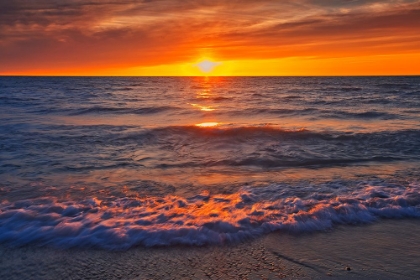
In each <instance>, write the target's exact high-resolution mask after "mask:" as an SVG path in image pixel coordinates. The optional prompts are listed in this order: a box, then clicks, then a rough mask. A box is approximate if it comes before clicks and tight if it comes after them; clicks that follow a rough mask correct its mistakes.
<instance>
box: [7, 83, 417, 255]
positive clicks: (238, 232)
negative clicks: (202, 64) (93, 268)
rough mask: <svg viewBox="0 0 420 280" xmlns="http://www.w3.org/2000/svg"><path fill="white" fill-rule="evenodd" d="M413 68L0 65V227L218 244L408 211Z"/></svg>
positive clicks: (18, 232) (111, 239)
mask: <svg viewBox="0 0 420 280" xmlns="http://www.w3.org/2000/svg"><path fill="white" fill-rule="evenodd" d="M419 108H420V78H419V77H345V78H343V77H340V78H338V77H337V78H333V77H329V78H328V77H323V78H315V77H312V78H311V77H307V78H304V77H302V78H293V77H288V78H286V77H266V78H264V77H261V78H251V77H246V78H245V77H231V78H217V77H209V78H205V77H204V78H201V77H200V78H198V77H197V78H169V77H167V78H150V77H149V78H146V77H142V78H134V77H133V78H109V77H107V78H105V77H102V78H100V77H97V78H93V77H92V78H59V77H57V78H52V77H48V78H47V77H46V78H41V77H38V78H35V77H1V78H0V109H1V110H0V116H1V119H2V122H1V124H0V131H1V134H0V148H1V152H0V195H1V204H0V209H1V210H0V211H1V212H0V224H1V228H2V230H1V232H0V242H6V243H8V244H12V245H17V246H20V245H24V244H41V245H42V244H50V245H55V246H66V247H72V246H77V247H91V246H93V247H100V248H108V249H125V248H129V247H132V246H135V245H145V246H155V245H173V244H194V245H203V244H214V243H216V244H219V243H229V242H237V241H243V240H247V239H251V238H254V237H255V236H260V235H261V234H265V233H268V232H271V231H277V230H279V231H288V232H290V231H292V232H302V231H316V230H325V229H328V228H331V227H333V226H334V225H336V224H358V223H369V222H373V221H376V220H378V219H380V218H403V217H414V218H418V217H420V195H419V191H420V184H419V178H420V177H419V175H420V169H419V166H420V165H419V163H420V110H418V109H419Z"/></svg>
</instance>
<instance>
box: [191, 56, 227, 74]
mask: <svg viewBox="0 0 420 280" xmlns="http://www.w3.org/2000/svg"><path fill="white" fill-rule="evenodd" d="M220 64H221V63H220V62H214V61H211V60H208V59H206V60H202V61H200V62H198V63H197V64H196V65H195V66H197V67H198V69H200V71H201V72H203V73H210V72H211V71H213V69H214V68H215V67H217V66H219V65H220Z"/></svg>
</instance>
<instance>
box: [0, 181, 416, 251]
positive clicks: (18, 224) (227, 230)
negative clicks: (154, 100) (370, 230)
mask: <svg viewBox="0 0 420 280" xmlns="http://www.w3.org/2000/svg"><path fill="white" fill-rule="evenodd" d="M419 193H420V185H418V184H415V183H412V184H410V185H396V184H387V183H384V182H382V183H381V184H372V183H368V182H365V183H358V184H357V185H355V186H348V185H346V184H342V183H339V182H332V183H330V184H326V185H319V186H311V187H306V188H305V187H301V188H298V187H297V186H284V185H276V184H274V185H270V186H266V187H258V188H251V187H243V188H242V189H241V190H240V191H238V192H236V193H233V194H215V195H211V194H210V193H209V192H203V193H201V194H199V195H195V196H192V197H187V198H186V197H181V196H173V195H169V196H165V197H142V198H135V197H122V198H104V199H98V198H95V197H93V198H90V199H86V200H82V201H59V200H58V199H57V198H52V197H44V198H38V199H32V200H22V201H16V202H13V203H11V202H7V201H6V202H2V203H1V204H0V225H1V227H0V242H1V243H7V244H9V245H12V246H23V245H27V244H37V245H52V246H58V247H97V248H102V249H110V250H123V249H128V248H130V247H133V246H148V247H150V246H168V245H180V244H181V245H206V244H225V243H235V242H242V241H246V240H248V239H252V238H255V237H258V236H261V235H263V234H266V233H270V232H273V231H283V232H294V233H300V232H313V231H322V230H326V229H330V228H332V227H333V226H334V225H338V224H345V225H349V224H364V223H371V222H374V221H376V220H378V219H380V218H420V194H419Z"/></svg>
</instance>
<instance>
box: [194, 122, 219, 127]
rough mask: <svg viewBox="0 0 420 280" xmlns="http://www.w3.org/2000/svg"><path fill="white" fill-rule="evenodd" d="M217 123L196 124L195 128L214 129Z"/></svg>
mask: <svg viewBox="0 0 420 280" xmlns="http://www.w3.org/2000/svg"><path fill="white" fill-rule="evenodd" d="M218 125H219V123H218V122H203V123H198V124H196V125H195V126H198V127H215V126H218Z"/></svg>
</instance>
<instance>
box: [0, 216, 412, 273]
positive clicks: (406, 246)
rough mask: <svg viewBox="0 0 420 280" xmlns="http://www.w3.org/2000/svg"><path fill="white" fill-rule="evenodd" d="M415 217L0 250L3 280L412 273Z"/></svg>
mask: <svg viewBox="0 0 420 280" xmlns="http://www.w3.org/2000/svg"><path fill="white" fill-rule="evenodd" d="M418 236H420V222H419V221H418V220H388V221H381V222H380V223H375V224H372V225H363V226H343V227H337V228H335V229H334V230H332V231H329V232H318V233H312V234H300V235H292V234H287V233H281V232H276V233H272V234H270V235H267V236H264V237H261V238H259V239H256V240H252V241H249V242H244V243H241V244H236V245H229V246H206V247H162V248H140V247H138V248H132V249H130V250H127V251H120V252H111V251H104V250H92V249H67V250H64V249H58V248H47V247H34V246H29V247H24V248H7V246H4V245H3V246H2V247H1V249H0V278H1V279H278V278H286V279H324V278H339V279H373V278H375V279H416V278H417V277H418V276H419V275H420V240H419V239H418Z"/></svg>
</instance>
